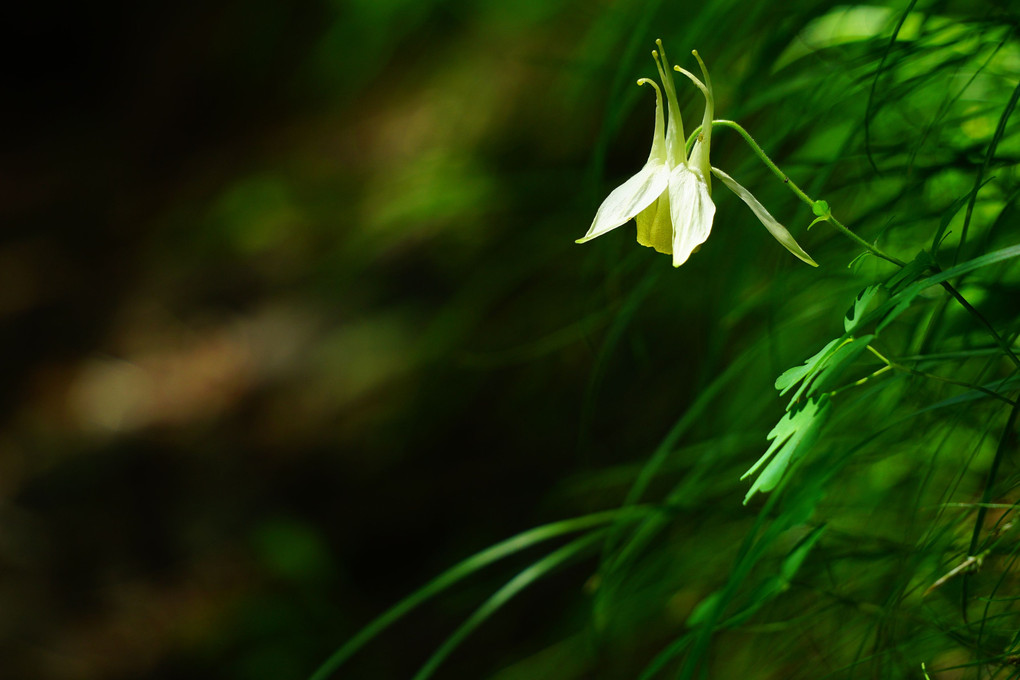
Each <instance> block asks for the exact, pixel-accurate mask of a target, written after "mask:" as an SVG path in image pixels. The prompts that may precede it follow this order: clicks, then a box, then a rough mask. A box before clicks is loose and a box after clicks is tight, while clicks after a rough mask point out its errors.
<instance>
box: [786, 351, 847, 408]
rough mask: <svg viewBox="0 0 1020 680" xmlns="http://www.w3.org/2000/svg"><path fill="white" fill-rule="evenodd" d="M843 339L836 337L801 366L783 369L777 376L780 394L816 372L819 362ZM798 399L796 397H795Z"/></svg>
mask: <svg viewBox="0 0 1020 680" xmlns="http://www.w3.org/2000/svg"><path fill="white" fill-rule="evenodd" d="M842 340H843V339H842V338H836V339H834V340H832V341H831V342H830V343H829V344H827V345H826V346H825V347H823V348H822V349H821V350H820V351H819V352H818V353H817V354H815V355H814V356H813V357H811V358H810V359H808V360H807V361H805V362H804V363H803V365H801V366H794V367H793V368H791V369H788V370H786V371H783V373H782V375H780V376H779V377H778V378H776V389H777V390H779V396H783V395H784V394H786V393H787V392H789V391H790V388H792V387H793V386H794V385H796V384H797V383H799V382H800V381H801V380H803V379H804V378H806V377H807V376H809V375H811V374H812V373H814V371H815V369H816V368H817V367H818V364H819V363H821V362H822V361H823V360H824V359H825V358H827V356H828V355H829V354H830V353H831V352H832V351H834V349H835V347H836V345H838V344H839V343H840V342H841V341H842ZM794 399H796V397H794Z"/></svg>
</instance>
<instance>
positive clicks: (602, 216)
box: [576, 159, 669, 243]
mask: <svg viewBox="0 0 1020 680" xmlns="http://www.w3.org/2000/svg"><path fill="white" fill-rule="evenodd" d="M668 185H669V169H668V168H667V167H666V166H665V164H663V163H662V162H661V161H659V160H651V159H649V161H648V163H646V164H645V167H643V168H641V170H640V171H639V172H638V173H637V174H636V175H634V176H633V177H631V178H630V179H628V180H627V181H626V182H624V183H623V184H621V185H620V186H618V187H616V188H615V189H613V192H612V193H611V194H609V196H607V197H606V200H604V201H603V202H602V205H601V206H599V210H598V212H597V213H595V220H594V221H593V222H592V223H591V227H590V228H589V229H588V233H587V234H585V235H584V238H579V239H577V241H576V242H577V243H584V242H585V241H590V240H592V239H593V238H595V237H596V236H601V235H602V234H604V233H606V232H607V231H611V230H613V229H616V228H617V227H618V226H620V225H621V224H625V223H626V222H628V221H630V220H631V219H633V218H634V217H635V216H636V215H637V214H638V213H639V212H641V211H642V210H644V209H645V208H647V207H648V206H649V205H651V204H652V203H653V202H654V201H655V199H657V198H658V197H659V196H661V195H662V192H663V191H665V190H666V187H667V186H668Z"/></svg>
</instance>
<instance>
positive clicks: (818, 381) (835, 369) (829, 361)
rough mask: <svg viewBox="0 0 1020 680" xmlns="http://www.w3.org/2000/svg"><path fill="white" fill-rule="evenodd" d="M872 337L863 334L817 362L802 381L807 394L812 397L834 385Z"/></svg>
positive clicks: (865, 347)
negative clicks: (810, 374)
mask: <svg viewBox="0 0 1020 680" xmlns="http://www.w3.org/2000/svg"><path fill="white" fill-rule="evenodd" d="M874 339H875V336H874V335H865V336H864V337H860V338H857V339H856V340H851V341H850V342H844V343H843V344H842V345H840V346H839V347H838V348H837V349H836V351H834V352H832V353H831V354H830V355H829V356H828V357H826V358H825V360H824V361H823V362H821V363H820V364H819V366H818V370H817V371H816V373H815V375H813V376H811V377H809V378H808V379H807V380H805V381H804V383H805V386H806V390H805V392H806V394H807V396H809V397H812V396H814V395H816V394H820V393H822V392H827V391H829V390H831V389H832V388H833V387H835V383H836V381H837V380H839V378H840V376H841V375H843V371H844V370H846V368H847V367H848V366H849V365H850V364H852V363H853V362H854V361H856V360H857V357H859V356H860V355H861V353H862V352H864V350H866V349H867V348H868V344H869V343H871V341H872V340H874Z"/></svg>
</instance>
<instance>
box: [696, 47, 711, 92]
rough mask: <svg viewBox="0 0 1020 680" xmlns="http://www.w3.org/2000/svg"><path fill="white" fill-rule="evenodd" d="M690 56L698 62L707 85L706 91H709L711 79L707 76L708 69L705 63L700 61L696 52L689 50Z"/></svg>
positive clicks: (699, 56)
mask: <svg viewBox="0 0 1020 680" xmlns="http://www.w3.org/2000/svg"><path fill="white" fill-rule="evenodd" d="M691 54H693V55H694V58H695V59H697V60H698V66H700V67H701V75H703V76H705V85H707V86H708V89H709V90H711V89H712V78H710V77H709V75H708V69H707V68H706V67H705V62H703V61H702V60H701V55H700V54H698V51H697V50H691Z"/></svg>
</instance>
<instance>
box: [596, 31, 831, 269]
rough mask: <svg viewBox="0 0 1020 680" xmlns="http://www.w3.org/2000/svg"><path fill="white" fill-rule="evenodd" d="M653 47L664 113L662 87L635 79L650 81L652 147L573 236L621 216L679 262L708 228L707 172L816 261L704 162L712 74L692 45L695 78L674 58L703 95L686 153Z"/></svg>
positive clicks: (602, 229) (711, 209)
mask: <svg viewBox="0 0 1020 680" xmlns="http://www.w3.org/2000/svg"><path fill="white" fill-rule="evenodd" d="M655 44H656V45H657V46H658V48H659V49H658V50H657V51H656V50H653V51H652V58H653V59H654V60H655V67H656V68H657V69H658V71H659V77H660V78H661V79H662V87H663V89H664V90H665V91H666V104H667V106H668V107H669V115H668V118H665V119H664V114H663V110H662V91H661V90H660V89H659V86H658V85H656V84H655V82H654V81H652V80H649V79H648V78H641V79H640V80H638V81H637V82H638V85H644V84H645V83H647V84H649V85H651V86H652V88H654V89H655V132H654V134H653V136H652V150H651V153H649V154H648V161H647V162H646V163H645V166H644V167H643V168H641V170H640V171H638V173H637V174H636V175H634V176H633V177H631V178H630V179H628V180H627V181H626V182H624V183H623V184H621V185H620V186H618V187H617V188H616V189H614V190H613V192H612V193H610V194H609V196H608V197H607V198H606V200H605V201H603V202H602V205H601V206H599V209H598V212H597V213H595V220H594V221H593V222H592V224H591V228H590V229H588V233H587V234H585V235H584V238H580V239H578V240H577V243H584V242H586V241H590V240H592V239H593V238H595V237H596V236H601V235H602V234H605V233H606V232H608V231H611V230H613V229H616V228H617V227H619V226H621V225H623V224H626V223H627V222H629V221H630V220H631V219H633V220H635V222H637V241H638V243H640V244H641V245H643V246H649V247H651V248H655V250H657V251H658V252H660V253H665V254H667V255H669V254H672V255H673V266H674V267H679V266H680V265H682V264H683V263H684V262H686V261H687V258H688V257H690V256H691V253H693V252H694V251H695V250H696V249H697V248H698V247H699V246H700V245H701V244H702V243H704V242H705V239H707V238H708V235H709V233H710V232H711V231H712V219H713V217H714V216H715V204H714V203H713V202H712V178H711V176H712V175H713V174H714V175H715V176H716V177H718V178H719V179H720V180H721V181H722V183H723V184H725V185H726V187H727V188H729V189H730V190H731V191H733V193H735V194H736V195H737V196H739V197H740V198H741V200H743V201H744V203H747V205H748V206H749V207H750V208H751V211H752V212H754V214H755V216H756V217H757V218H758V219H759V220H761V223H762V224H764V225H765V228H766V229H768V230H769V232H770V233H771V234H772V236H774V237H775V238H776V240H777V241H779V242H780V243H781V244H782V245H783V246H784V247H785V248H786V249H787V250H789V251H790V252H791V253H793V254H794V255H796V256H797V257H799V258H800V259H801V260H803V261H804V262H807V263H808V264H810V265H812V266H815V267H817V266H818V265H817V264H816V263H815V261H814V260H812V259H811V256H810V255H808V254H807V253H806V252H804V250H803V249H802V248H801V247H800V246H799V245H798V244H797V242H796V241H795V240H794V238H793V236H791V235H790V232H789V231H787V230H786V228H785V227H784V226H783V225H781V224H780V223H779V222H778V221H777V220H776V218H774V217H773V216H772V215H770V214H769V211H768V210H766V209H765V206H763V205H762V204H761V203H760V202H759V201H758V199H756V198H755V197H754V196H753V195H752V194H751V192H750V191H748V190H747V189H745V188H744V187H742V186H741V185H740V184H738V183H737V181H736V180H735V179H733V178H732V177H730V176H729V175H727V174H726V173H725V172H723V171H722V170H720V169H719V168H713V167H712V166H711V165H710V164H709V159H708V154H709V149H710V145H711V140H712V119H713V116H714V113H715V98H714V97H713V96H712V80H711V79H710V78H709V76H708V69H707V68H705V62H703V61H702V60H701V57H700V56H698V53H697V51H695V52H693V54H694V58H695V59H697V60H698V64H699V65H700V66H701V73H702V75H704V77H705V81H704V82H702V81H701V80H699V79H698V78H697V76H695V75H694V74H693V73H691V72H689V71H687V70H685V69H682V68H680V67H679V66H675V67H673V68H675V69H676V70H677V71H679V72H680V73H683V74H684V75H685V76H687V77H688V78H690V79H691V80H692V81H693V82H694V84H695V85H696V86H697V87H698V89H700V90H701V92H702V93H703V94H704V95H705V116H704V120H703V123H702V128H701V134H700V135H698V140H697V141H696V142H695V143H694V148H692V149H691V155H690V157H689V158H688V157H687V150H686V148H685V141H686V138H685V136H684V126H683V121H682V120H681V118H680V106H679V104H678V103H677V99H676V89H675V88H674V85H673V73H672V72H671V70H670V67H669V61H668V60H667V59H666V52H665V50H663V49H662V41H661V40H656V41H655Z"/></svg>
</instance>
